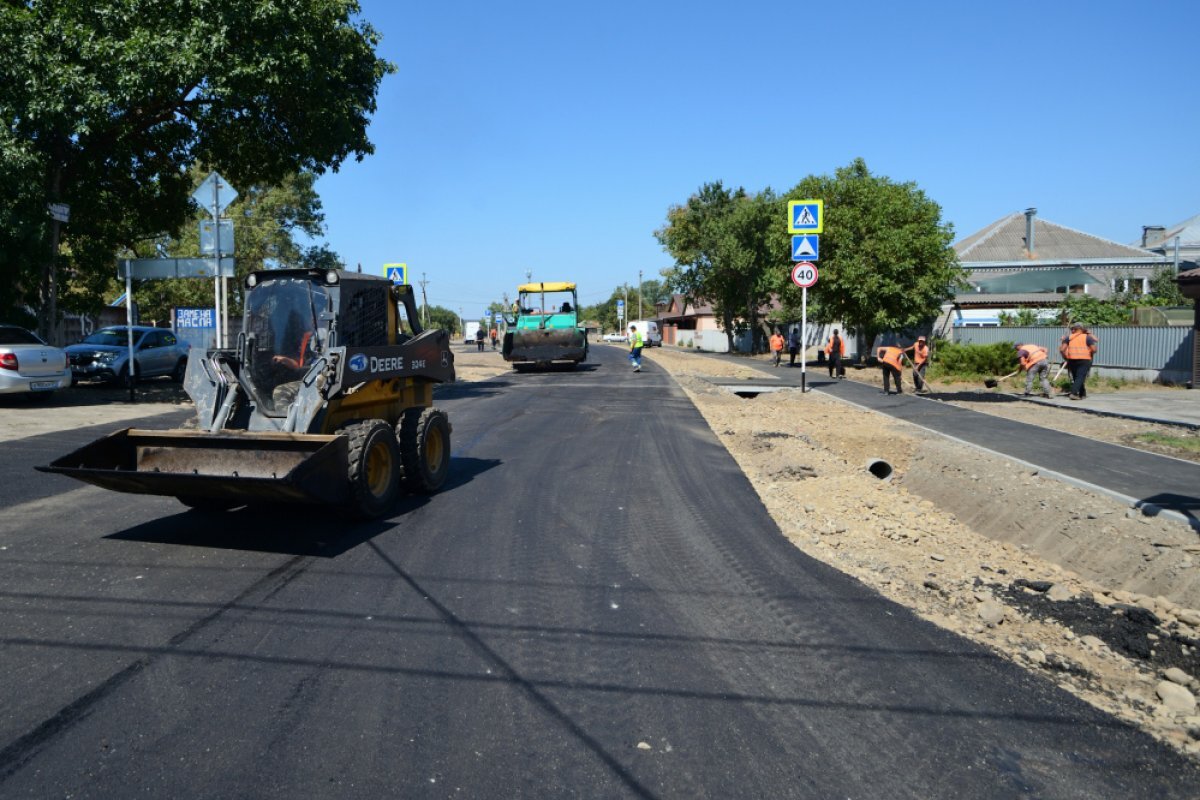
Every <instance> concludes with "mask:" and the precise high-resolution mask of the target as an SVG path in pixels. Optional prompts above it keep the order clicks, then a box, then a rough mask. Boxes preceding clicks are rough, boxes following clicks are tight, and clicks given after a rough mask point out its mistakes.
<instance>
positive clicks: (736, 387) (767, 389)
mask: <svg viewBox="0 0 1200 800" xmlns="http://www.w3.org/2000/svg"><path fill="white" fill-rule="evenodd" d="M720 386H721V388H722V389H724V390H725V391H727V392H732V393H733V394H736V395H737V396H738V397H740V398H742V399H743V400H753V399H754V398H756V397H758V396H759V395H760V394H770V393H771V392H782V391H783V390H784V389H790V388H793V387H790V386H750V385H746V384H739V383H726V384H720Z"/></svg>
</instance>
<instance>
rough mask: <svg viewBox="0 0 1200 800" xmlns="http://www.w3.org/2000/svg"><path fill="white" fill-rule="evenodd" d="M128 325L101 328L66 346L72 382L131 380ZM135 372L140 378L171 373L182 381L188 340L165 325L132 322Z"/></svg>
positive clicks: (176, 379)
mask: <svg viewBox="0 0 1200 800" xmlns="http://www.w3.org/2000/svg"><path fill="white" fill-rule="evenodd" d="M127 330H128V329H127V328H124V327H120V326H115V327H111V328H101V329H100V330H98V331H96V332H95V333H93V334H91V335H90V336H88V337H87V338H86V339H84V340H83V341H82V342H80V343H79V344H73V345H70V346H68V347H67V348H66V350H67V359H68V361H69V362H70V364H71V382H72V383H75V382H78V381H118V382H120V383H121V384H124V385H128V383H129V335H128V333H127ZM133 352H134V371H133V372H134V376H135V377H136V379H137V380H141V379H142V378H152V377H154V376H156V375H169V376H171V379H172V380H174V381H180V382H182V381H183V375H184V372H186V371H187V359H188V344H187V342H181V341H179V340H178V339H176V338H175V334H173V333H171V331H169V330H167V329H165V328H150V327H146V326H143V325H134V326H133Z"/></svg>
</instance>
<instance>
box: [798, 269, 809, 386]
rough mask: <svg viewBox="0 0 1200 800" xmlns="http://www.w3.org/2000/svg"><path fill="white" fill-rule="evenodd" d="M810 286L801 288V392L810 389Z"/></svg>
mask: <svg viewBox="0 0 1200 800" xmlns="http://www.w3.org/2000/svg"><path fill="white" fill-rule="evenodd" d="M807 367H808V287H807V286H804V287H802V288H801V289H800V394H804V393H805V392H807V391H808V387H807V386H806V380H807V378H808V373H807Z"/></svg>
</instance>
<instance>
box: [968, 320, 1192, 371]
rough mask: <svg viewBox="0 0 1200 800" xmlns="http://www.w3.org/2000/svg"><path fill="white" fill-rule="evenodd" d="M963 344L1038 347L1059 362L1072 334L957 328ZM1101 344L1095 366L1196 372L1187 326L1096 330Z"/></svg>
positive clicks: (1057, 330) (1053, 329)
mask: <svg viewBox="0 0 1200 800" xmlns="http://www.w3.org/2000/svg"><path fill="white" fill-rule="evenodd" d="M952 331H953V333H952V334H951V337H952V339H953V340H954V341H955V342H957V343H959V344H995V343H997V342H1012V343H1013V344H1036V345H1038V346H1040V347H1044V348H1046V351H1047V352H1048V353H1049V354H1050V358H1051V360H1057V359H1058V358H1059V355H1058V343H1059V342H1060V341H1062V337H1064V336H1066V335H1067V333H1068V329H1067V328H1063V327H1045V326H1032V327H1016V326H1012V327H1002V328H963V327H960V328H953V329H952ZM1092 335H1093V336H1095V337H1096V339H1098V340H1099V342H1100V345H1099V348H1098V349H1097V351H1096V360H1095V362H1094V363H1095V365H1096V366H1097V367H1111V368H1114V369H1151V370H1160V371H1170V372H1177V371H1179V372H1188V373H1190V372H1191V370H1192V342H1193V339H1194V337H1195V335H1196V332H1195V330H1193V329H1192V328H1185V327H1183V326H1169V327H1168V326H1163V327H1151V326H1122V327H1106V328H1093V329H1092Z"/></svg>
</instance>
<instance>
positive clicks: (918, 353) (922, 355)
mask: <svg viewBox="0 0 1200 800" xmlns="http://www.w3.org/2000/svg"><path fill="white" fill-rule="evenodd" d="M904 352H906V353H912V363H913V385H915V386H916V387H917V391H918V392H919V393H921V394H927V393H928V392H929V387H928V386H927V385H926V384H925V368H926V367H928V366H929V344H928V343H926V341H925V337H924V336H918V337H917V340H916V341H915V342H913V343H912V346H911V347H906V348H904Z"/></svg>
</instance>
